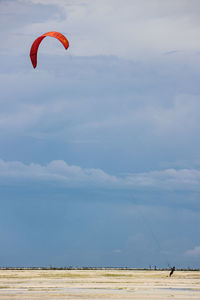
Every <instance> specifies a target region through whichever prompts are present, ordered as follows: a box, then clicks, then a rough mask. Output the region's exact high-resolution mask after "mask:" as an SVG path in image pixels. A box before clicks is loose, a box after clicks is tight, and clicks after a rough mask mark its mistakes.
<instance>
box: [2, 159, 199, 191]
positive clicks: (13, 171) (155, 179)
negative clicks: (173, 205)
mask: <svg viewBox="0 0 200 300" xmlns="http://www.w3.org/2000/svg"><path fill="white" fill-rule="evenodd" d="M0 178H1V181H3V182H5V181H6V182H7V184H12V183H13V180H14V181H15V180H17V181H22V182H23V181H26V180H27V179H29V180H37V181H41V182H43V181H45V182H54V183H60V184H64V185H66V186H72V187H73V186H75V187H86V188H90V187H93V186H98V187H103V188H116V189H118V188H125V189H132V188H133V189H135V188H136V189H137V188H139V189H141V188H142V189H143V188H144V189H146V188H147V189H148V188H150V189H151V188H153V189H161V190H162V189H164V190H171V189H172V190H199V185H200V171H199V170H189V169H183V170H175V169H167V170H162V171H151V172H146V173H135V174H134V173H133V174H129V175H125V176H113V175H110V174H108V173H106V172H104V171H103V170H101V169H92V168H90V169H86V168H81V167H79V166H73V165H72V166H70V165H68V164H67V163H66V162H64V161H61V160H60V161H58V160H57V161H52V162H50V163H49V164H47V165H39V164H33V163H32V164H30V165H26V164H24V163H22V162H16V161H13V162H12V161H11V162H6V161H3V160H0ZM9 180H11V182H9Z"/></svg>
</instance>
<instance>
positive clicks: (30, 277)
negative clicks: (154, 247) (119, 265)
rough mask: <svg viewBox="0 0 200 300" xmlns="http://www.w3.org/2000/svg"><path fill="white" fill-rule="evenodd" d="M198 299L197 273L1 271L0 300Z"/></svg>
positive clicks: (199, 275)
mask: <svg viewBox="0 0 200 300" xmlns="http://www.w3.org/2000/svg"><path fill="white" fill-rule="evenodd" d="M169 298H173V299H188V300H191V299H200V271H175V272H174V274H173V276H172V277H169V271H160V270H115V269H111V270H103V269H102V270H38V269H36V270H0V300H8V299H16V300H18V299H20V300H21V299H22V300H23V299H29V300H33V299H49V300H50V299H73V300H74V299H160V300H161V299H169Z"/></svg>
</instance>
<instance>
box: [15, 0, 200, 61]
mask: <svg viewBox="0 0 200 300" xmlns="http://www.w3.org/2000/svg"><path fill="white" fill-rule="evenodd" d="M20 3H24V6H25V5H27V3H28V1H25V0H24V1H20ZM32 3H33V4H35V5H38V4H42V5H44V8H43V9H41V10H40V12H39V13H40V14H41V15H42V14H43V13H44V12H45V10H46V9H48V5H55V6H57V7H58V8H59V10H61V11H62V14H63V17H58V16H57V14H54V15H52V17H51V18H50V19H46V18H45V19H44V21H42V20H40V21H38V22H31V20H32V18H33V16H31V12H30V18H29V20H30V21H29V22H26V25H25V26H22V27H21V28H20V30H19V29H18V32H19V33H21V34H28V35H30V34H32V35H33V36H37V34H40V33H43V31H49V30H52V29H54V30H57V31H61V32H63V33H65V34H67V36H68V38H69V40H70V45H71V47H70V51H71V53H72V54H73V55H81V56H90V55H117V56H120V57H125V58H131V59H134V60H135V59H141V58H142V59H143V60H145V59H149V58H151V57H153V58H155V59H156V60H159V59H160V58H161V57H162V56H163V54H164V53H167V52H170V51H175V52H174V54H173V55H171V56H170V58H166V57H165V59H172V60H173V56H175V57H176V58H177V57H179V58H180V59H184V57H185V55H186V56H188V55H190V57H191V53H193V54H194V53H196V52H197V51H199V49H200V40H199V39H198V36H199V27H200V23H199V18H198V15H199V14H198V13H199V11H200V5H199V1H196V0H191V1H190V2H188V1H185V0H182V1H165V2H163V1H162V2H161V1H159V0H151V1H150V0H149V1H144V0H142V1H141V0H140V1H138V0H131V1H130V0H129V1H126V2H124V1H122V0H115V1H113V0H110V1H106V0H102V1H94V0H84V1H80V0H78V1H56V0H48V1H46V0H32ZM12 5H13V6H14V3H13V4H12ZM45 5H46V7H45ZM31 17H32V18H31ZM33 19H34V18H33ZM14 32H15V29H13V33H14ZM21 50H24V49H22V48H21ZM46 51H48V48H46ZM54 51H58V49H57V47H56V46H55V50H54ZM162 59H163V58H162Z"/></svg>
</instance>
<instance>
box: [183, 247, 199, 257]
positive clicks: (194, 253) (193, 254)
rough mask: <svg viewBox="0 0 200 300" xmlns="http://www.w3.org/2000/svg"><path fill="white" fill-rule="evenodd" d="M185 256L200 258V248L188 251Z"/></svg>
mask: <svg viewBox="0 0 200 300" xmlns="http://www.w3.org/2000/svg"><path fill="white" fill-rule="evenodd" d="M185 255H186V256H190V257H200V246H196V247H194V248H193V249H190V250H188V251H186V252H185Z"/></svg>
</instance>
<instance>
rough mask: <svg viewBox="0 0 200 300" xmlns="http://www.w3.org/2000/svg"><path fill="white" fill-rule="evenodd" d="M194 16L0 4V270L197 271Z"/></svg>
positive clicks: (100, 5) (165, 10) (187, 3)
mask: <svg viewBox="0 0 200 300" xmlns="http://www.w3.org/2000/svg"><path fill="white" fill-rule="evenodd" d="M199 15H200V2H199V0H168V1H164V0H126V1H124V0H101V1H100V0H59V1H56V0H15V1H14V0H0V34H1V43H0V83H1V94H0V105H1V109H0V206H1V209H0V241H1V245H3V246H1V249H0V266H49V265H53V266H74V267H75V266H122V267H124V266H130V267H149V266H150V265H152V266H154V265H157V266H168V265H175V266H177V267H188V266H190V267H200V263H199V261H200V235H199V233H200V232H199V228H200V202H199V198H200V139H199V132H200V85H199V78H200V38H199V37H200V19H199ZM48 31H59V32H61V33H63V34H64V35H65V36H66V37H67V38H68V40H69V43H70V47H69V49H68V50H67V51H66V50H65V49H64V48H63V46H62V44H61V43H60V42H58V41H57V40H56V39H53V38H49V37H47V38H45V39H44V40H43V42H42V43H41V45H40V48H39V52H38V66H37V68H36V69H33V67H32V65H31V61H30V58H29V51H30V47H31V45H32V43H33V41H34V40H35V39H36V38H37V37H38V36H39V35H41V34H43V33H45V32H48Z"/></svg>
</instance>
